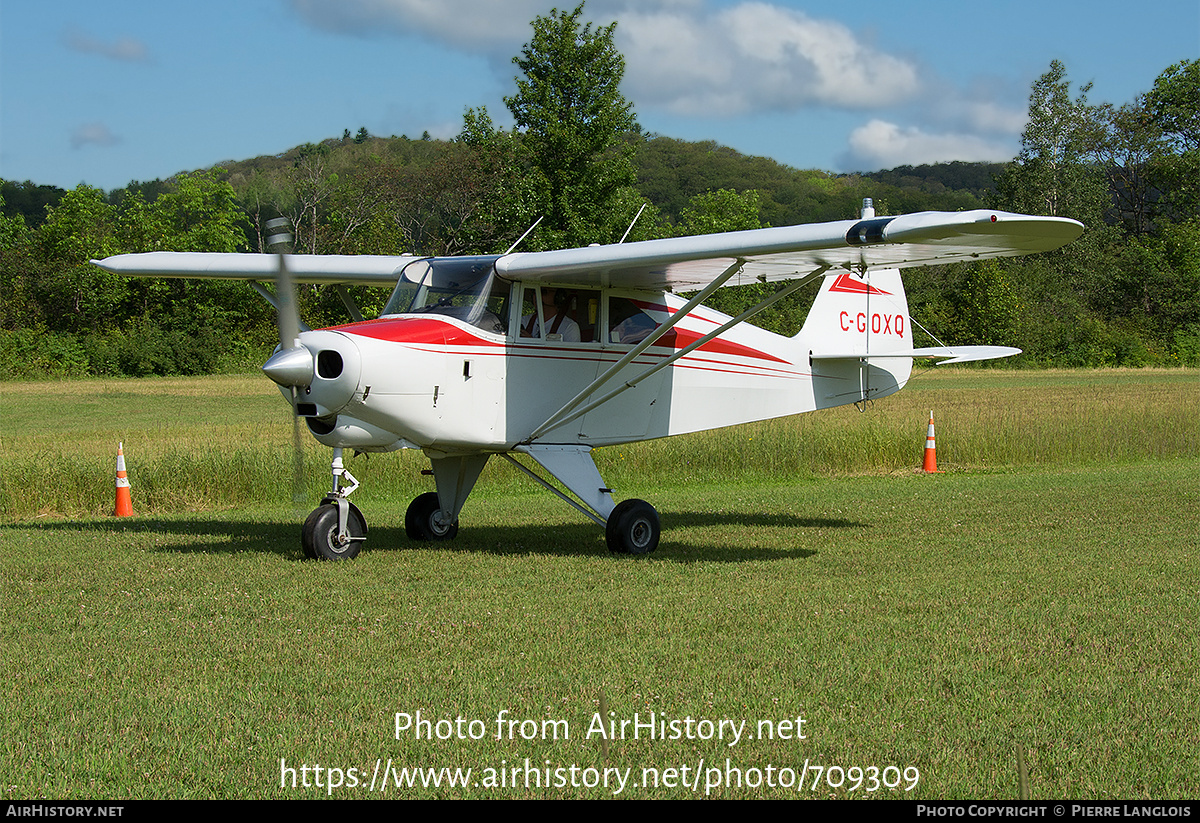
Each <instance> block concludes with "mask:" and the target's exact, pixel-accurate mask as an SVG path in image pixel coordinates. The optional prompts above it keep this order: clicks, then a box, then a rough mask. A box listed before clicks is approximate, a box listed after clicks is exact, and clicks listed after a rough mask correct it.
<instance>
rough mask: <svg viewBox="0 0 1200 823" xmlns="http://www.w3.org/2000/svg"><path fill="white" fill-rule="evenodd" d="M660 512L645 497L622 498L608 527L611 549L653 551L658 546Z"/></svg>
mask: <svg viewBox="0 0 1200 823" xmlns="http://www.w3.org/2000/svg"><path fill="white" fill-rule="evenodd" d="M660 531H661V529H660V527H659V522H658V512H657V511H655V510H654V507H653V506H651V505H650V504H649V503H647V502H646V501H645V500H637V499H632V500H622V501H621V502H620V503H618V504H617V507H616V508H615V509H613V512H612V514H611V515H609V517H608V523H607V525H606V526H605V527H604V539H605V541H606V542H607V543H608V549H609V551H612V552H618V553H621V554H649V553H650V552H652V551H654V550H655V549H657V548H658V537H659V533H660Z"/></svg>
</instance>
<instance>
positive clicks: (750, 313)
mask: <svg viewBox="0 0 1200 823" xmlns="http://www.w3.org/2000/svg"><path fill="white" fill-rule="evenodd" d="M830 268H832V266H830V265H824V266H821V267H820V268H818V269H815V270H814V271H812V272H810V273H809V274H808V275H807V276H805V277H803V278H801V279H800V280H796V281H794V282H792V283H790V284H789V285H788V286H787V287H786V288H783V289H780V290H779V291H777V292H775V294H773V295H771V296H770V297H768V298H766V299H765V300H763V301H761V302H760V303H758V304H757V305H755V306H751V307H750V308H748V309H746V310H745V311H744V312H742V313H741V314H739V315H738V316H737V317H734V318H732V319H730V320H729V321H728V322H726V323H725V324H724V325H722V326H720V327H719V328H717V329H715V330H714V331H711V332H709V333H708V334H706V335H704V336H703V337H701V338H700V339H698V340H696V341H694V342H692V343H690V344H688V345H687V346H685V347H684V348H682V349H680V350H679V351H677V352H675V353H674V354H673V355H671V356H670V357H668V358H666V359H665V360H663V361H662V362H660V363H656V364H654V365H653V366H651V367H650V368H648V369H646V370H645V371H644V372H642V373H641V374H639V375H637V376H636V377H634V378H632V379H630V380H626V381H625V382H624V383H622V384H621V386H620V388H616V389H613V390H612V391H610V392H609V393H608V394H606V395H604V396H603V397H601V398H600V399H599V400H593V401H592V402H591V403H588V404H587V405H586V406H584V407H583V408H579V409H575V410H574V411H571V412H570V413H569V414H567V415H566V416H564V417H562V418H561V419H559V420H557V421H556V420H554V418H553V417H552V418H551V419H550V420H548V421H546V422H545V423H543V424H542V425H541V426H539V427H538V428H537V430H536V431H535V432H534V433H533V434H532V435H530V438H529V439H530V440H533V439H534V438H536V437H538V436H539V435H540V434H541V433H542V432H543V431H545V430H546V429H547V428H548V427H550V426H561V425H563V424H566V423H569V422H571V421H572V420H575V419H576V418H579V417H582V416H583V415H585V414H587V413H588V412H590V411H591V410H592V409H596V408H599V407H600V406H603V405H604V404H605V403H607V402H608V401H609V400H612V399H613V398H614V397H616V396H617V395H618V394H621V393H622V392H624V391H626V390H627V389H632V388H633V387H634V386H636V385H637V384H638V383H640V382H642V381H643V380H645V379H646V378H647V377H649V376H650V375H652V374H655V373H657V372H659V371H661V370H662V369H665V368H666V367H667V366H670V365H671V364H672V363H674V362H676V361H677V360H679V359H680V358H681V357H686V356H687V355H689V354H691V353H692V352H694V351H695V350H696V349H698V348H700V347H701V346H703V345H704V344H705V343H707V342H708V341H710V340H712V339H713V338H714V337H719V336H720V335H722V334H724V333H725V332H727V331H729V329H731V328H733V327H734V326H736V325H737V324H739V323H744V322H746V321H747V320H749V319H750V318H751V317H754V316H755V315H757V314H759V313H761V312H763V311H765V310H767V309H769V308H770V307H771V306H773V305H774V304H775V303H777V302H778V301H780V300H782V299H783V298H785V297H787V296H788V295H789V294H791V293H792V292H794V291H796V290H797V289H800V288H802V287H804V286H805V285H807V284H808V283H810V282H812V280H813V279H814V278H816V277H821V276H823V275H824V274H825V272H827V271H829V269H830ZM692 308H694V306H692V305H691V303H689V304H688V308H685V309H680V310H679V311H678V312H677V313H676V314H675V318H682V317H685V316H687V313H688V312H689V311H691V309H692ZM676 322H678V320H677V319H676ZM671 325H674V323H672V324H671ZM630 359H632V358H630ZM622 360H624V358H622ZM621 365H623V364H622V363H621V362H618V363H616V364H614V365H613V367H612V368H611V369H609V370H608V371H606V372H605V373H604V374H603V375H601V376H600V378H598V379H597V380H596V381H595V382H593V383H592V385H591V386H589V387H588V391H589V392H590V391H592V390H594V389H595V388H598V387H599V385H600V384H601V383H603V382H605V381H606V380H607V379H608V378H609V376H610V375H611V374H612V372H613V371H614V370H616V369H617V368H618V367H620V366H621ZM572 402H574V401H572ZM568 405H570V404H568ZM564 411H569V410H567V409H564ZM561 413H562V412H560V414H561ZM556 416H557V415H556Z"/></svg>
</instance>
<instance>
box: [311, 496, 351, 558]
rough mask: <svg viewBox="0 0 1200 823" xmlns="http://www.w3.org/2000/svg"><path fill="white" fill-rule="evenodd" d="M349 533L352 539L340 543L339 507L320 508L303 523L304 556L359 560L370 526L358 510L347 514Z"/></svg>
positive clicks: (332, 505) (347, 529)
mask: <svg viewBox="0 0 1200 823" xmlns="http://www.w3.org/2000/svg"><path fill="white" fill-rule="evenodd" d="M346 531H347V532H349V534H350V538H351V539H350V540H348V541H347V542H346V543H344V544H343V543H340V542H339V541H338V507H337V505H336V504H330V505H325V506H320V507H318V508H317V509H316V510H314V511H313V513H312V514H310V515H309V516H308V519H307V520H305V521H304V529H303V530H302V531H301V532H300V542H301V544H302V545H303V546H304V554H305V556H307V557H311V558H314V559H318V560H351V559H353V558H355V557H358V553H359V552H360V551H362V545H363V539H364V538H365V537H366V536H367V524H366V522H365V521H364V520H363V516H362V513H361V512H359V510H358V509H357V508H356V507H355V506H351V507H350V509H349V511H347V512H346Z"/></svg>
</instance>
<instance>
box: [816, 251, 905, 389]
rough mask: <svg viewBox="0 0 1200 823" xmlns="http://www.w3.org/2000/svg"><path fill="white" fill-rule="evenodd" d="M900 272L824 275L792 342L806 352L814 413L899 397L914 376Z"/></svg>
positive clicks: (882, 270) (891, 270) (847, 272)
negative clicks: (880, 398)
mask: <svg viewBox="0 0 1200 823" xmlns="http://www.w3.org/2000/svg"><path fill="white" fill-rule="evenodd" d="M910 326H911V324H910V323H909V318H908V299H907V298H906V297H905V294H904V283H903V282H901V279H900V270H899V269H877V270H874V271H869V272H867V273H866V274H865V275H864V276H859V275H857V274H854V273H852V272H849V271H841V272H838V273H830V274H827V275H825V280H824V282H823V283H822V284H821V291H820V292H819V293H818V294H817V299H816V300H815V301H814V302H813V306H812V309H810V310H809V313H808V319H807V320H806V321H805V323H804V328H803V329H801V330H800V333H799V334H798V335H796V338H795V339H796V341H797V343H799V344H800V345H801V346H802V347H803V349H807V351H808V355H809V359H810V362H811V364H812V369H813V386H814V392H815V394H816V401H817V404H818V407H820V408H826V407H829V406H840V405H844V404H846V403H855V402H858V401H861V400H869V399H874V398H877V397H884V396H886V395H889V394H892V393H893V392H897V391H899V390H900V389H901V388H903V386H904V384H905V383H906V382H908V377H909V375H910V374H911V373H912V358H911V356H908V357H906V356H903V355H901V354H900V353H901V352H904V353H909V352H912V349H913V345H912V329H911V327H910Z"/></svg>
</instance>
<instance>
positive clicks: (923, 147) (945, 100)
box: [0, 0, 1200, 190]
mask: <svg viewBox="0 0 1200 823" xmlns="http://www.w3.org/2000/svg"><path fill="white" fill-rule="evenodd" d="M555 5H558V6H559V7H563V8H573V7H574V6H573V4H572V3H571V0H568V1H567V2H559V3H557V4H556V3H554V2H551V1H549V0H547V1H546V2H543V1H542V0H206V2H204V3H185V2H164V0H108V1H107V2H96V0H56V2H54V3H43V2H36V3H35V2H30V0H0V177H3V178H5V179H9V180H18V181H21V180H27V179H28V180H32V181H34V182H35V183H47V184H52V185H56V186H61V187H63V188H72V187H74V186H75V185H77V184H79V183H88V184H89V185H93V186H98V187H100V188H103V189H106V190H108V189H113V188H118V187H121V186H124V185H125V184H127V183H129V182H130V181H131V180H152V179H155V178H165V177H168V176H170V175H172V174H175V173H177V172H180V171H190V170H193V169H198V168H207V167H209V166H213V165H217V164H219V163H220V162H221V161H223V160H230V159H236V160H241V159H247V158H250V157H255V156H258V155H263V154H275V153H279V152H282V151H285V150H287V149H289V148H291V147H292V146H296V145H299V144H301V143H306V142H317V141H319V140H322V139H324V138H327V137H339V136H341V134H342V132H343V131H344V130H346V129H349V130H350V131H351V132H356V131H357V130H358V129H359V128H360V127H363V126H365V127H366V128H367V130H368V131H370V132H371V133H372V134H375V135H381V136H389V135H400V134H406V135H408V136H410V137H419V136H420V135H421V134H422V133H423V132H426V131H428V132H429V133H430V134H431V135H432V136H434V137H453V136H454V135H455V134H457V132H458V131H459V129H460V127H461V124H462V114H463V111H464V109H465V108H467V107H469V106H474V107H477V106H486V107H487V108H488V111H489V112H490V113H491V115H492V117H493V118H494V119H495V120H496V121H497V123H499V124H501V125H507V124H508V123H509V120H508V112H507V109H506V108H505V107H504V102H503V97H504V95H505V94H511V93H512V91H513V89H514V84H513V77H514V75H515V74H516V72H517V69H516V67H515V66H514V65H513V64H512V62H511V59H512V57H513V55H515V54H517V53H518V52H519V51H520V48H521V46H522V45H523V44H524V43H525V42H527V41H528V40H529V35H530V32H531V29H530V26H529V23H530V21H531V20H532V19H533V18H534V17H535V16H537V15H538V14H545V13H546V12H548V11H549V9H550V8H552V7H554V6H555ZM586 9H587V12H586V14H587V18H588V19H590V20H593V21H595V22H597V23H607V22H611V21H612V20H616V21H617V22H618V26H617V45H618V47H619V48H620V49H621V51H622V53H623V54H624V55H625V57H626V61H627V71H626V78H625V84H624V91H625V95H626V97H628V98H629V99H630V100H631V101H632V102H633V103H634V106H635V109H636V111H637V114H638V118H639V120H640V122H641V123H642V126H643V127H644V128H645V129H646V130H648V131H650V132H654V133H657V134H661V135H665V136H669V137H677V138H681V139H685V140H715V141H717V142H719V143H722V144H724V145H728V146H731V147H733V148H735V149H737V150H738V151H741V152H743V153H745V154H752V155H765V156H768V157H772V158H774V159H776V160H778V161H780V162H782V163H786V164H788V165H791V166H795V167H798V168H819V169H825V170H828V171H853V170H875V169H880V168H891V167H893V166H896V165H901V164H905V163H914V164H916V163H928V162H937V161H949V160H1007V159H1009V158H1011V157H1012V156H1013V155H1014V154H1016V152H1017V150H1018V148H1019V141H1020V132H1021V128H1022V125H1023V121H1024V116H1025V107H1026V104H1027V101H1028V96H1029V87H1030V84H1031V83H1032V82H1033V81H1034V80H1035V79H1037V77H1038V76H1039V75H1041V74H1043V73H1044V72H1045V71H1046V70H1047V69H1048V68H1049V65H1050V61H1051V60H1060V61H1062V62H1063V63H1064V64H1065V65H1066V67H1067V71H1068V76H1069V77H1070V79H1071V80H1072V81H1073V83H1074V84H1075V87H1076V88H1077V87H1078V86H1080V85H1082V84H1084V83H1088V82H1091V83H1092V84H1093V87H1092V90H1091V93H1090V95H1089V99H1090V100H1091V101H1092V102H1111V103H1114V104H1122V103H1126V102H1130V101H1131V100H1133V98H1134V96H1135V95H1137V94H1138V93H1140V92H1143V91H1146V90H1148V89H1149V88H1150V86H1151V85H1152V84H1153V82H1154V78H1155V77H1157V76H1158V74H1159V73H1160V72H1161V71H1162V70H1163V69H1165V68H1166V67H1167V66H1168V65H1170V64H1171V63H1174V62H1177V61H1179V60H1182V59H1196V58H1197V57H1200V3H1198V2H1197V0H1150V2H1146V3H1143V4H1141V5H1139V6H1130V5H1129V3H1128V2H1127V1H1126V0H1122V2H1115V1H1110V0H1091V2H1087V3H1081V2H1065V1H1064V0H1039V2H1032V1H1031V0H1009V2H1004V3H974V4H969V3H962V2H955V3H950V2H946V0H923V2H920V3H915V2H913V3H897V2H894V0H893V2H882V1H881V0H855V2H852V3H836V4H835V3H815V2H796V0H767V1H766V2H744V1H741V0H739V1H738V2H733V1H732V0H589V1H588V3H587V7H586Z"/></svg>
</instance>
